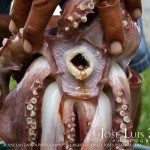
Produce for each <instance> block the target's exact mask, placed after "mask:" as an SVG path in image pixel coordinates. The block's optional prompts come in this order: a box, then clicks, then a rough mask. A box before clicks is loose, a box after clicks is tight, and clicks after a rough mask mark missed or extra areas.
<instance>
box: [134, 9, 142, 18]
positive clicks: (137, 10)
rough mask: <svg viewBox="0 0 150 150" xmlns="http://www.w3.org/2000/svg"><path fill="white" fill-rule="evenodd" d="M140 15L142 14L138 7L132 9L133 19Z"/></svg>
mask: <svg viewBox="0 0 150 150" xmlns="http://www.w3.org/2000/svg"><path fill="white" fill-rule="evenodd" d="M141 15H142V12H141V10H140V9H139V8H136V9H135V10H134V11H133V17H134V18H135V19H138V18H140V17H141Z"/></svg>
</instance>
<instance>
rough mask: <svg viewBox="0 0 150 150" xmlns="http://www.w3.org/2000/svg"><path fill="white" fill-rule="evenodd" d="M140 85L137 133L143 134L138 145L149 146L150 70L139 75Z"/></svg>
mask: <svg viewBox="0 0 150 150" xmlns="http://www.w3.org/2000/svg"><path fill="white" fill-rule="evenodd" d="M141 77H142V80H143V85H142V113H141V119H140V124H139V128H138V132H140V133H143V134H144V138H143V137H142V138H139V143H140V144H145V145H150V68H148V69H147V70H146V71H144V72H143V73H142V74H141Z"/></svg>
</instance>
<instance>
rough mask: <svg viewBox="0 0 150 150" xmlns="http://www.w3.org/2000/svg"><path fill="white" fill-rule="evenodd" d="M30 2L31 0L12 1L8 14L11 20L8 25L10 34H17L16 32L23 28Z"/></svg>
mask: <svg viewBox="0 0 150 150" xmlns="http://www.w3.org/2000/svg"><path fill="white" fill-rule="evenodd" d="M32 1H33V0H14V4H13V7H12V10H11V12H10V15H11V19H12V20H11V21H10V25H9V30H10V32H12V33H17V32H18V30H19V29H20V28H22V27H23V26H24V24H25V22H26V20H27V17H28V14H29V11H30V8H31V4H32Z"/></svg>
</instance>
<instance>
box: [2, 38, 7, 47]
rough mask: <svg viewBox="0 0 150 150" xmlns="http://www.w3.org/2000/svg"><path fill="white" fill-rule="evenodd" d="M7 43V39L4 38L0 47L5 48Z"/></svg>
mask: <svg viewBox="0 0 150 150" xmlns="http://www.w3.org/2000/svg"><path fill="white" fill-rule="evenodd" d="M7 41H8V39H7V38H4V39H3V41H2V45H3V46H5V45H6V43H7Z"/></svg>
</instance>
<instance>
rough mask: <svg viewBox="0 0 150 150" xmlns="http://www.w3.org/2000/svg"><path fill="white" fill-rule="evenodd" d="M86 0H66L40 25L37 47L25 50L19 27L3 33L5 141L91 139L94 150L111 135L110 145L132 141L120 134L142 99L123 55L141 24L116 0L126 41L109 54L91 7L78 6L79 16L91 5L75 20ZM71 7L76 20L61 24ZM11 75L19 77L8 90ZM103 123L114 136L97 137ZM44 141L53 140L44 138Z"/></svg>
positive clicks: (61, 144)
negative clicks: (51, 20)
mask: <svg viewBox="0 0 150 150" xmlns="http://www.w3.org/2000/svg"><path fill="white" fill-rule="evenodd" d="M88 2H89V1H85V2H84V3H87V4H84V3H83V2H82V1H80V2H79V3H78V1H72V3H71V2H68V3H67V4H66V6H65V9H64V12H63V13H62V18H61V19H60V21H59V24H58V28H57V29H56V28H54V29H50V30H46V31H45V35H44V42H43V46H42V48H41V49H38V50H37V51H34V52H33V53H31V54H28V53H26V52H24V50H23V46H22V45H23V38H22V32H20V33H18V35H15V36H13V37H11V38H10V39H9V40H7V41H6V40H4V42H3V47H2V48H1V54H0V55H1V56H0V62H1V68H0V69H1V72H0V73H1V80H0V86H1V90H2V95H4V97H1V99H0V102H1V103H0V104H1V109H0V118H1V121H0V137H1V138H2V139H3V140H4V141H5V142H6V143H14V144H16V143H17V144H30V146H29V147H23V148H22V150H30V149H34V150H39V149H40V150H56V149H57V150H65V149H69V150H72V149H81V150H91V145H92V144H96V145H97V146H94V147H92V150H104V149H108V148H107V147H106V144H109V143H111V144H114V145H112V146H111V149H114V150H117V149H118V150H120V149H130V150H131V149H133V143H134V141H133V138H132V137H131V138H129V139H126V138H125V133H126V134H127V135H128V136H129V135H130V134H131V133H132V131H133V130H134V129H135V128H136V127H135V126H134V124H133V123H135V122H136V118H137V117H138V115H137V109H138V104H140V101H139V95H138V94H135V93H137V91H139V90H140V87H141V79H140V77H139V76H138V74H136V73H135V72H134V71H133V70H131V69H129V68H128V63H129V62H130V60H131V58H132V57H133V56H134V54H135V52H136V50H137V48H138V46H139V43H140V33H139V28H138V25H137V23H136V22H135V21H134V20H133V19H132V18H131V17H130V15H129V14H128V13H127V12H126V10H125V7H124V4H123V3H122V4H121V5H120V6H121V7H122V11H121V16H122V18H123V21H124V22H125V25H124V26H123V30H124V33H125V36H126V41H125V42H126V46H125V50H124V52H123V53H122V54H121V55H119V56H112V55H111V54H110V53H109V48H108V45H107V43H106V42H105V37H104V27H103V26H102V24H101V17H99V15H98V13H97V11H96V10H94V9H89V7H88V9H87V11H86V12H85V11H83V14H82V15H83V16H84V15H88V14H89V13H92V14H93V17H94V18H93V19H89V20H88V17H87V20H86V23H85V22H82V24H81V25H80V17H82V16H80V15H81V14H80V12H82V11H81V9H80V7H81V6H80V3H83V6H88ZM69 6H71V7H69ZM90 6H91V5H90ZM78 9H80V11H79V12H78ZM76 11H77V12H78V13H79V14H80V15H79V16H78V18H75V19H76V22H77V23H79V24H78V25H79V26H78V27H76V26H75V27H76V28H74V26H65V25H66V24H65V23H64V21H65V20H66V19H67V18H68V16H71V15H73V14H72V13H71V12H74V13H76ZM70 19H71V18H70ZM82 19H83V18H82ZM84 19H85V18H84ZM78 20H79V22H78ZM72 25H73V24H72ZM66 27H69V30H68V28H66ZM72 27H73V29H72ZM66 29H67V30H66ZM16 54H17V55H16ZM79 58H80V59H82V61H81V60H80V59H79ZM76 59H77V60H78V61H79V62H78V61H76ZM22 68H23V69H22ZM24 68H25V69H24ZM16 71H17V72H21V76H19V75H18V74H17V73H16ZM5 74H6V76H4V75H5ZM128 74H129V75H128ZM11 75H13V76H14V77H15V78H16V79H18V80H17V81H18V82H19V83H18V85H17V87H16V88H15V89H14V90H13V91H11V92H9V94H7V93H8V84H9V78H10V76H11ZM7 76H8V78H6V77H7ZM53 81H55V82H53ZM5 89H6V93H4V91H5ZM138 93H139V92H138ZM135 104H136V105H135ZM133 107H134V109H133ZM102 129H104V131H105V132H114V133H115V134H117V133H118V136H117V137H115V138H112V139H111V138H109V139H108V138H102V139H101V137H102V136H103V133H102ZM125 131H126V132H125ZM49 143H50V144H56V145H57V147H54V146H52V145H51V147H48V146H47V147H45V146H44V144H49ZM39 144H43V145H39ZM78 144H82V145H78ZM117 144H120V145H119V146H117ZM12 147H13V145H12ZM13 149H14V150H19V149H20V147H17V146H15V147H13Z"/></svg>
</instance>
